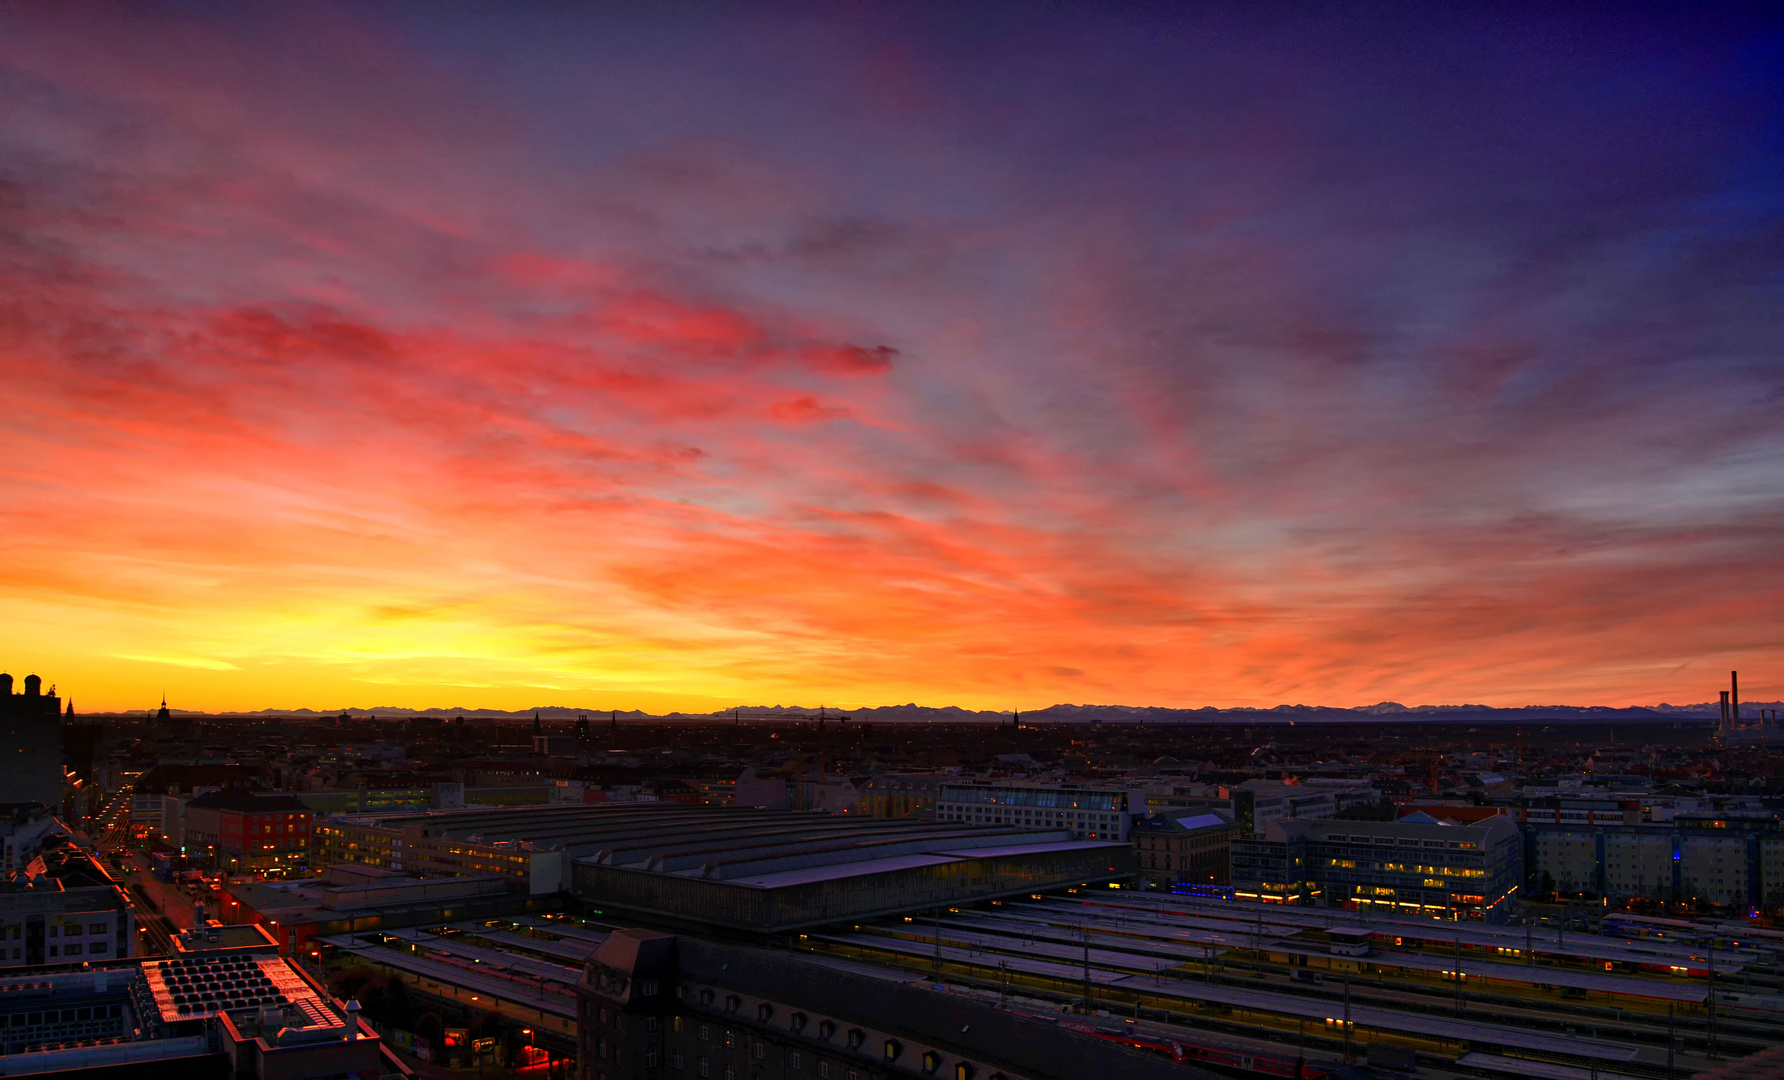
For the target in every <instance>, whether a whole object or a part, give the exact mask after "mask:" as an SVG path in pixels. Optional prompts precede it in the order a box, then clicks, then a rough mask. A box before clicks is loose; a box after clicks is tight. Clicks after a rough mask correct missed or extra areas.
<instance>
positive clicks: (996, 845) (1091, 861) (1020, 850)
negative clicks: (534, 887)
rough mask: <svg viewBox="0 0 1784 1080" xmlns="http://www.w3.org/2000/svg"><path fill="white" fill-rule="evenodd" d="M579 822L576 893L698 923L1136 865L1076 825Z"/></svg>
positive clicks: (1128, 854)
mask: <svg viewBox="0 0 1784 1080" xmlns="http://www.w3.org/2000/svg"><path fill="white" fill-rule="evenodd" d="M1121 794H1123V795H1125V792H1123V793H1121ZM1096 827H1097V828H1099V830H1100V828H1101V826H1100V825H1099V826H1096ZM578 828H579V829H580V830H581V836H580V837H579V838H578V839H577V840H576V842H575V843H574V844H573V845H567V850H566V854H567V855H568V856H570V857H571V859H572V862H571V879H570V884H571V889H572V891H573V892H574V893H575V895H576V896H577V897H579V898H580V899H582V900H585V901H588V902H590V903H592V904H594V905H595V906H598V907H600V908H602V909H603V910H621V911H627V912H632V913H636V914H637V915H638V916H639V917H640V918H647V917H648V918H650V919H653V920H656V921H659V922H661V923H665V924H670V925H676V926H685V927H690V928H694V929H699V930H721V929H722V930H725V931H728V932H729V931H737V930H744V931H749V932H754V933H782V932H785V931H789V930H793V929H797V928H800V927H806V926H814V925H820V924H823V923H830V922H842V921H847V920H851V919H864V918H871V917H877V916H880V915H888V914H893V913H902V912H908V911H918V910H925V909H928V908H932V907H935V906H936V905H946V904H957V903H970V902H976V901H980V900H988V899H992V898H995V897H1000V896H1014V895H1019V894H1024V893H1029V892H1033V891H1035V890H1037V889H1049V888H1055V887H1061V886H1074V885H1079V884H1084V883H1088V882H1102V881H1123V880H1128V879H1130V878H1131V877H1132V876H1133V872H1134V860H1133V848H1132V847H1131V846H1129V845H1127V844H1125V843H1119V842H1116V841H1114V840H1085V839H1079V838H1078V837H1076V836H1074V834H1073V831H1072V830H1070V829H1065V828H1052V829H1041V828H1035V827H1032V826H1012V825H997V824H968V823H941V822H938V823H935V824H927V823H917V822H907V821H887V820H882V819H875V818H862V817H857V816H855V815H852V814H851V815H847V816H836V815H831V814H823V813H811V812H798V811H772V810H751V809H743V808H732V807H706V806H701V807H664V806H656V807H652V806H648V805H637V806H631V807H609V808H607V809H606V810H605V814H604V816H602V817H599V818H595V819H591V820H589V821H586V822H582V823H580V824H579V826H578Z"/></svg>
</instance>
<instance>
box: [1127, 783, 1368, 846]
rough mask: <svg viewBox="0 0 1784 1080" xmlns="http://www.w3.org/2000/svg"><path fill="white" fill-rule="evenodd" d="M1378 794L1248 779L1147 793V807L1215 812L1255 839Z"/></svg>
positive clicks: (1346, 788)
mask: <svg viewBox="0 0 1784 1080" xmlns="http://www.w3.org/2000/svg"><path fill="white" fill-rule="evenodd" d="M1378 798H1380V795H1379V794H1378V793H1377V792H1376V791H1375V790H1374V789H1373V788H1359V787H1344V788H1336V787H1330V786H1323V785H1322V786H1319V787H1308V786H1303V785H1300V784H1285V783H1281V782H1279V781H1275V780H1247V781H1245V782H1244V783H1242V784H1240V785H1238V786H1236V787H1228V786H1220V787H1210V786H1209V785H1205V784H1188V785H1176V786H1173V787H1172V788H1171V789H1170V790H1169V791H1168V792H1165V791H1153V792H1148V794H1147V796H1146V804H1147V806H1149V807H1151V808H1152V809H1153V810H1170V809H1196V808H1200V809H1207V810H1217V811H1219V812H1220V813H1222V814H1225V815H1226V816H1227V817H1228V818H1230V819H1231V820H1232V821H1233V823H1234V824H1235V825H1236V826H1237V827H1238V830H1239V835H1240V836H1245V837H1252V838H1257V837H1261V836H1263V835H1264V829H1265V827H1266V826H1268V825H1270V824H1271V823H1272V822H1278V821H1295V820H1301V819H1318V818H1329V817H1332V816H1333V815H1335V814H1336V813H1338V811H1340V810H1342V809H1344V808H1345V807H1347V806H1350V805H1353V804H1355V803H1358V802H1373V801H1375V800H1377V799H1378Z"/></svg>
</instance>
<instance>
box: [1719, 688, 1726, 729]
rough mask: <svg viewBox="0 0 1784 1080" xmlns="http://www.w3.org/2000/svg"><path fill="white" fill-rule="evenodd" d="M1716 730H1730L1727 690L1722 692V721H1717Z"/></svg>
mask: <svg viewBox="0 0 1784 1080" xmlns="http://www.w3.org/2000/svg"><path fill="white" fill-rule="evenodd" d="M1716 728H1717V730H1719V731H1727V730H1728V691H1726V690H1724V691H1722V719H1721V720H1719V721H1717V723H1716Z"/></svg>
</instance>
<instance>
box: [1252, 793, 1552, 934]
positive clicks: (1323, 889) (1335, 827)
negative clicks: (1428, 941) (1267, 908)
mask: <svg viewBox="0 0 1784 1080" xmlns="http://www.w3.org/2000/svg"><path fill="white" fill-rule="evenodd" d="M1523 854H1524V852H1523V841H1522V838H1521V837H1520V835H1519V832H1518V827H1517V825H1515V824H1514V823H1513V822H1512V821H1511V820H1510V819H1509V818H1506V817H1503V816H1496V817H1491V818H1487V819H1485V820H1484V821H1481V822H1479V823H1477V824H1473V825H1445V824H1442V823H1440V822H1438V821H1435V820H1432V819H1429V818H1426V819H1425V820H1419V819H1417V818H1415V817H1406V818H1401V819H1399V820H1398V821H1368V822H1364V821H1343V820H1325V821H1298V820H1296V821H1279V822H1271V823H1270V824H1269V825H1268V826H1267V827H1266V828H1265V831H1264V836H1263V838H1262V839H1249V838H1243V837H1242V838H1240V839H1236V840H1234V841H1233V857H1232V858H1233V889H1234V896H1235V897H1237V898H1238V899H1242V900H1255V901H1260V902H1263V903H1273V904H1287V905H1301V906H1307V905H1311V906H1318V907H1328V908H1345V909H1349V910H1358V911H1392V912H1397V913H1400V914H1409V915H1420V916H1426V917H1431V918H1442V919H1486V920H1488V921H1491V922H1500V921H1503V920H1504V919H1505V917H1506V916H1507V915H1508V914H1509V908H1510V906H1511V905H1510V904H1509V903H1507V901H1508V900H1510V899H1511V898H1512V897H1513V896H1514V895H1515V894H1516V893H1517V891H1518V888H1519V886H1520V885H1521V884H1522V883H1523V880H1524V870H1523V867H1524V858H1523Z"/></svg>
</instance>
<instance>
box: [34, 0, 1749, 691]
mask: <svg viewBox="0 0 1784 1080" xmlns="http://www.w3.org/2000/svg"><path fill="white" fill-rule="evenodd" d="M1677 7H1678V10H1672V9H1670V8H1668V7H1666V6H1661V5H1652V6H1649V7H1646V8H1641V9H1637V8H1634V7H1622V8H1587V7H1577V8H1573V9H1571V10H1567V11H1556V10H1552V9H1549V8H1548V7H1547V6H1546V5H1540V6H1539V5H1529V6H1527V7H1526V8H1524V9H1523V11H1524V13H1523V14H1518V11H1519V10H1520V9H1518V8H1516V7H1511V6H1506V7H1500V8H1496V9H1494V10H1493V11H1492V12H1491V13H1489V12H1488V11H1487V10H1486V9H1485V8H1475V7H1474V6H1472V5H1416V4H1413V5H1400V6H1397V7H1395V8H1388V7H1381V8H1371V7H1368V6H1366V5H1359V6H1355V7H1352V6H1348V5H1336V6H1330V7H1324V6H1314V5H1309V6H1307V7H1305V8H1300V9H1295V8H1292V7H1290V6H1286V5H1243V4H1224V5H1168V6H1165V5H1161V6H1157V7H1148V6H1142V5H1137V4H1136V5H1088V4H1087V5H1065V4H1045V3H1035V4H1010V5H1002V6H1000V5H992V4H983V5H975V4H965V5H940V4H938V5H933V6H921V5H900V4H874V5H867V4H861V5H856V4H839V5H831V4H806V5H787V6H777V5H756V4H716V3H714V4H702V5H692V4H685V5H683V4H662V5H659V4H634V5H623V4H621V5H495V4H491V5H484V6H475V7H474V6H468V5H439V4H417V5H415V6H412V7H403V6H399V5H395V4H384V5H361V4H351V5H345V4H344V5H340V6H336V7H330V6H327V5H316V4H278V5H274V4H259V5H241V6H225V5H197V4H162V5H153V4H148V5H117V6H97V5H93V6H88V5H82V4H74V5H63V4H15V3H4V4H0V377H3V378H4V385H3V388H0V668H3V669H5V670H8V671H10V672H12V673H13V674H14V675H15V676H22V675H24V674H25V673H26V672H28V671H35V672H37V673H39V674H41V675H42V676H43V677H44V678H45V680H46V681H49V682H55V683H57V684H58V685H59V687H60V689H61V691H62V692H63V693H64V694H66V695H70V696H72V697H73V698H74V700H75V702H76V704H77V707H78V708H80V709H82V710H83V711H85V710H103V709H124V708H142V707H144V706H147V705H151V704H153V703H155V702H157V701H158V700H159V699H160V696H161V694H162V693H163V692H164V691H165V692H166V693H167V695H168V699H169V701H170V703H172V704H174V705H176V706H182V707H186V708H197V709H207V710H223V709H258V708H262V707H282V708H295V707H305V706H308V707H315V708H338V707H342V706H362V707H367V706H374V705H400V706H411V707H425V706H452V705H465V706H468V707H490V708H526V707H532V706H535V705H547V704H558V705H571V706H586V707H588V708H591V709H606V708H622V709H624V708H645V709H651V710H663V709H668V708H677V707H679V708H707V707H712V706H725V705H732V704H774V703H785V704H794V703H797V704H804V705H812V706H815V705H819V704H829V705H842V706H847V707H857V706H860V705H877V704H891V703H902V702H906V701H917V702H921V703H926V704H938V705H939V704H959V705H963V706H968V707H981V708H1012V707H1014V708H1032V707H1038V706H1044V705H1047V704H1051V703H1054V702H1099V703H1125V704H1140V705H1169V706H1189V707H1196V706H1202V705H1210V704H1211V705H1219V706H1232V705H1274V704H1278V703H1306V704H1325V705H1335V706H1350V705H1361V704H1368V703H1372V702H1376V701H1380V700H1383V699H1391V700H1397V701H1403V702H1407V703H1420V702H1432V703H1436V702H1452V703H1461V702H1470V703H1484V704H1493V705H1523V704H1532V703H1539V704H1540V703H1562V702H1566V703H1573V704H1611V705H1622V704H1652V703H1656V702H1661V701H1672V702H1698V701H1706V700H1714V699H1715V692H1716V690H1717V689H1718V688H1719V687H1721V686H1723V685H1724V680H1725V679H1726V675H1727V671H1728V670H1729V669H1730V668H1740V669H1741V672H1742V691H1743V696H1744V697H1748V698H1751V699H1759V698H1766V699H1771V698H1777V697H1780V696H1784V35H1781V33H1780V30H1781V24H1780V23H1779V22H1776V21H1766V19H1767V18H1768V17H1767V16H1762V15H1757V14H1750V13H1748V12H1746V11H1744V10H1743V9H1740V8H1732V7H1727V8H1719V7H1712V6H1708V5H1705V6H1698V5H1680V6H1677ZM1322 9H1323V11H1322ZM1754 10H1756V11H1763V10H1764V9H1763V8H1756V9H1754ZM1297 11H1298V12H1299V13H1298V14H1297V13H1296V12H1297ZM1644 11H1645V14H1641V13H1639V12H1644ZM1631 12H1637V13H1635V14H1631Z"/></svg>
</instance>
